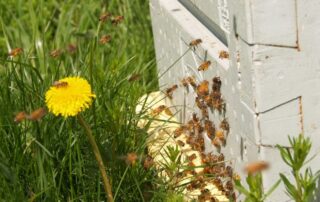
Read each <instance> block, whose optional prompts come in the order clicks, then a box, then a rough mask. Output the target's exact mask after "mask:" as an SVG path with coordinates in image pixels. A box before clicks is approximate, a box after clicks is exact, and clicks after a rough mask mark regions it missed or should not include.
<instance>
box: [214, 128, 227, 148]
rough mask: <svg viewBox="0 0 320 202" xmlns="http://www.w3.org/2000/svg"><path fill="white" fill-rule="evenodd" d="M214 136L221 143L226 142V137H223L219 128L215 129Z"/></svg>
mask: <svg viewBox="0 0 320 202" xmlns="http://www.w3.org/2000/svg"><path fill="white" fill-rule="evenodd" d="M215 137H216V138H218V139H219V140H220V142H221V143H222V144H223V145H225V144H226V139H225V137H224V134H223V131H221V130H218V131H216V133H215Z"/></svg>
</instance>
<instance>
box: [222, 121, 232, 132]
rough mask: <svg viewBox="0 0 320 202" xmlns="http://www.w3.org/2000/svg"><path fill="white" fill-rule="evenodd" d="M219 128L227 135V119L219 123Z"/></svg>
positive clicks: (228, 129)
mask: <svg viewBox="0 0 320 202" xmlns="http://www.w3.org/2000/svg"><path fill="white" fill-rule="evenodd" d="M220 128H221V129H222V130H225V131H226V132H227V133H229V131H230V126H229V123H228V121H227V119H223V120H222V121H221V123H220Z"/></svg>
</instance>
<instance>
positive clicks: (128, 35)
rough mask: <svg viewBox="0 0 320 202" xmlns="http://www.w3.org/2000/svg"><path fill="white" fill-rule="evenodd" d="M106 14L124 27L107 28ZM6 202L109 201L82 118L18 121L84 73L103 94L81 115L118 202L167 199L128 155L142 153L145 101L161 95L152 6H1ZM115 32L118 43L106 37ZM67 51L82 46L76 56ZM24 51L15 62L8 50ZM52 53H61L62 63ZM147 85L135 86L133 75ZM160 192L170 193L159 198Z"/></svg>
mask: <svg viewBox="0 0 320 202" xmlns="http://www.w3.org/2000/svg"><path fill="white" fill-rule="evenodd" d="M102 12H111V13H112V14H114V15H124V17H125V20H124V22H123V23H121V24H119V25H118V26H112V25H111V23H110V22H109V21H108V22H106V23H99V20H98V18H99V16H100V14H101V13H102ZM0 13H1V14H0V111H1V116H0V201H28V200H29V201H103V200H105V194H104V191H103V186H102V181H101V178H100V173H99V170H98V166H97V163H96V161H95V159H94V155H93V153H92V152H91V148H90V145H88V141H87V138H86V136H85V134H84V130H83V129H82V128H81V126H80V125H79V123H78V122H77V120H76V119H75V118H68V119H63V118H62V117H55V116H54V115H52V114H48V115H46V116H45V117H44V118H43V119H42V120H40V121H37V122H31V121H23V122H21V123H19V124H16V123H14V121H13V120H14V116H15V114H16V113H18V112H19V111H26V112H31V111H33V110H35V109H37V108H39V107H43V106H45V102H44V94H45V92H46V90H47V89H48V88H49V87H50V85H52V83H53V82H54V81H56V80H59V79H60V78H63V77H66V76H76V75H78V76H81V77H84V78H86V79H87V80H88V81H89V82H90V84H91V85H92V88H93V91H94V93H95V94H96V95H97V97H96V99H95V101H94V104H93V106H92V107H91V108H90V109H88V110H86V111H85V112H84V113H83V116H84V117H85V119H86V120H87V122H88V123H89V124H90V125H91V127H92V129H93V133H94V135H95V137H96V140H97V142H98V144H99V147H100V150H101V153H102V156H103V158H104V160H105V162H106V165H107V167H108V170H107V171H108V174H109V176H110V180H111V183H112V189H113V193H114V194H116V201H144V200H145V201H152V200H153V201H162V199H161V198H162V197H161V196H163V195H165V194H164V193H165V192H166V190H165V189H162V188H159V189H158V188H157V190H158V192H157V193H156V194H155V192H153V191H152V190H153V188H154V187H155V186H156V184H157V183H158V181H157V179H156V178H155V174H154V172H153V171H152V170H147V171H146V170H145V169H144V168H143V166H142V165H141V164H140V163H137V164H136V166H134V167H128V166H127V164H126V163H125V161H124V160H123V156H125V155H126V154H127V153H128V152H136V153H137V154H138V155H143V154H144V153H145V150H146V145H145V138H146V132H145V130H142V129H139V128H138V127H137V120H138V118H139V117H138V116H137V115H135V112H134V110H135V106H136V104H137V100H138V98H139V97H140V96H141V95H143V94H144V93H146V92H150V91H152V90H155V89H157V79H156V73H155V72H156V70H155V59H154V49H153V40H152V33H151V25H150V17H149V8H148V1H144V0H109V1H101V2H99V1H84V0H78V1H55V0H48V1H44V0H39V1H22V0H9V1H0ZM104 34H110V35H111V36H112V40H111V42H110V43H108V44H105V45H101V44H99V38H100V37H101V36H102V35H104ZM69 44H75V45H76V46H77V48H76V52H75V53H73V54H71V53H69V52H68V51H67V50H66V47H67V46H68V45H69ZM17 47H21V48H23V53H22V54H21V55H20V56H18V57H15V58H13V59H12V58H10V57H8V52H9V49H13V48H17ZM54 49H61V50H63V52H62V54H61V56H60V57H58V58H53V57H50V52H51V51H52V50H54ZM133 73H139V74H141V79H140V80H138V81H135V82H129V81H128V80H127V78H128V77H129V76H130V75H131V74H133ZM161 190H162V191H161Z"/></svg>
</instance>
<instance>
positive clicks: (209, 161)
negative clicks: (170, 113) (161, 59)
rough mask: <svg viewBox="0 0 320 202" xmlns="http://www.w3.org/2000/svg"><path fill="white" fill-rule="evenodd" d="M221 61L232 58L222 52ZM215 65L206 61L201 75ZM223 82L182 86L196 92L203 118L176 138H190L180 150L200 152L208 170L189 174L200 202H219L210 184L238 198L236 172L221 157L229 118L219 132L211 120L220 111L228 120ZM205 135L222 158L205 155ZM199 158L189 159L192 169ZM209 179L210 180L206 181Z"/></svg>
mask: <svg viewBox="0 0 320 202" xmlns="http://www.w3.org/2000/svg"><path fill="white" fill-rule="evenodd" d="M200 43H202V40H201V39H196V40H193V41H191V42H190V44H189V46H190V47H192V48H195V47H197V45H199V44H200ZM219 58H220V59H228V58H229V54H228V53H227V52H226V51H220V52H219ZM210 65H211V61H209V60H207V61H204V62H203V63H202V64H200V66H199V67H198V71H206V70H208V68H209V67H210ZM221 85H222V82H221V79H220V77H214V78H213V79H212V85H211V86H210V82H209V81H207V80H204V81H201V82H200V83H197V82H196V80H195V78H194V77H192V76H188V77H186V78H183V79H182V80H181V86H182V87H184V88H185V89H186V90H187V92H189V88H193V90H194V91H195V92H196V97H195V104H196V106H197V107H198V108H199V110H200V112H201V114H200V116H201V117H199V116H198V114H196V113H193V114H192V118H191V120H189V121H187V122H186V124H183V125H181V126H180V127H179V128H177V129H176V130H175V131H174V138H178V137H179V136H180V135H181V134H187V140H186V142H183V141H181V140H177V144H178V145H180V147H182V148H183V147H184V146H185V144H189V145H190V146H191V148H192V149H193V150H195V151H198V152H200V154H201V161H202V164H203V165H202V166H203V167H204V169H203V171H202V173H196V172H195V170H188V171H186V172H188V173H189V174H190V173H191V174H193V175H194V180H192V181H191V183H190V184H188V185H187V189H188V190H189V191H192V190H194V189H200V190H201V194H200V195H199V196H198V201H218V200H217V199H216V198H215V197H214V196H212V194H211V193H210V191H209V190H208V189H206V188H205V186H206V184H207V183H208V181H209V182H211V183H213V184H214V185H215V186H216V187H217V188H218V189H219V190H220V191H222V192H223V193H224V194H225V195H226V196H227V197H228V198H229V199H230V200H232V201H235V200H236V194H235V191H234V185H233V169H232V167H230V166H227V165H226V164H225V159H224V155H223V154H222V153H220V150H221V147H222V146H225V144H226V136H227V135H228V133H229V130H230V127H229V123H228V121H227V119H226V118H223V120H222V121H221V122H220V124H219V129H217V128H216V126H215V124H214V123H213V121H211V120H210V119H209V110H210V111H211V112H213V111H217V112H218V113H219V114H220V115H222V117H225V111H226V104H225V101H224V99H223V98H222V94H221ZM177 88H178V85H177V84H175V85H173V86H171V87H169V88H167V89H166V90H165V94H166V96H167V97H168V98H170V99H173V93H174V91H175V90H176V89H177ZM165 109H166V107H165V106H162V107H161V108H160V107H159V108H158V109H156V110H155V111H156V112H160V111H161V112H162V111H163V110H165ZM203 135H207V136H208V137H209V138H210V140H211V143H212V144H213V145H214V146H215V147H216V148H217V151H218V153H220V154H213V153H209V154H205V153H204V150H205V144H204V138H203ZM195 158H196V155H195V154H192V155H190V156H188V158H187V159H188V161H189V163H188V165H189V166H191V167H192V166H194V164H193V162H192V161H193V160H194V159H195ZM205 176H208V177H205Z"/></svg>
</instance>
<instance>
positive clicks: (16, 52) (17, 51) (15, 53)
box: [8, 48, 23, 57]
mask: <svg viewBox="0 0 320 202" xmlns="http://www.w3.org/2000/svg"><path fill="white" fill-rule="evenodd" d="M22 52H23V49H22V48H15V49H12V50H11V51H10V53H9V54H8V55H9V56H12V57H16V56H18V55H20V54H21V53H22Z"/></svg>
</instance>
